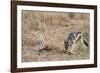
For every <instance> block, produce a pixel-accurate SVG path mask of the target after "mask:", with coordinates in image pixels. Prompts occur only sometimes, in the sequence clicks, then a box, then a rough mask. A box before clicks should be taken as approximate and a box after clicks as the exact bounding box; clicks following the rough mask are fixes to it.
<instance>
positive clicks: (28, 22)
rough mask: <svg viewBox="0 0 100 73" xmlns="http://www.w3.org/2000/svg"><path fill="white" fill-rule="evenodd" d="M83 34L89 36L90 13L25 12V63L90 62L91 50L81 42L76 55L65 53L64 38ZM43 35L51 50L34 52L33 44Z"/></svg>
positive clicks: (23, 19) (23, 50)
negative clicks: (81, 60) (71, 34)
mask: <svg viewBox="0 0 100 73" xmlns="http://www.w3.org/2000/svg"><path fill="white" fill-rule="evenodd" d="M73 31H81V32H82V33H83V34H84V35H83V36H84V37H85V38H86V39H87V42H88V37H89V14H86V13H57V12H36V11H27V10H23V11H22V62H31V61H57V60H80V59H89V48H88V47H86V50H84V49H83V46H82V44H81V43H80V42H79V45H78V47H77V48H75V50H74V52H75V54H74V55H68V54H66V53H64V51H65V47H64V39H65V38H66V37H67V36H68V34H69V33H70V32H73ZM40 34H42V35H43V36H44V37H45V39H46V41H47V45H48V46H49V48H50V49H52V50H51V51H42V52H39V51H34V49H33V47H34V45H33V43H34V42H36V41H35V39H37V38H38V36H39V35H40Z"/></svg>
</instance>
